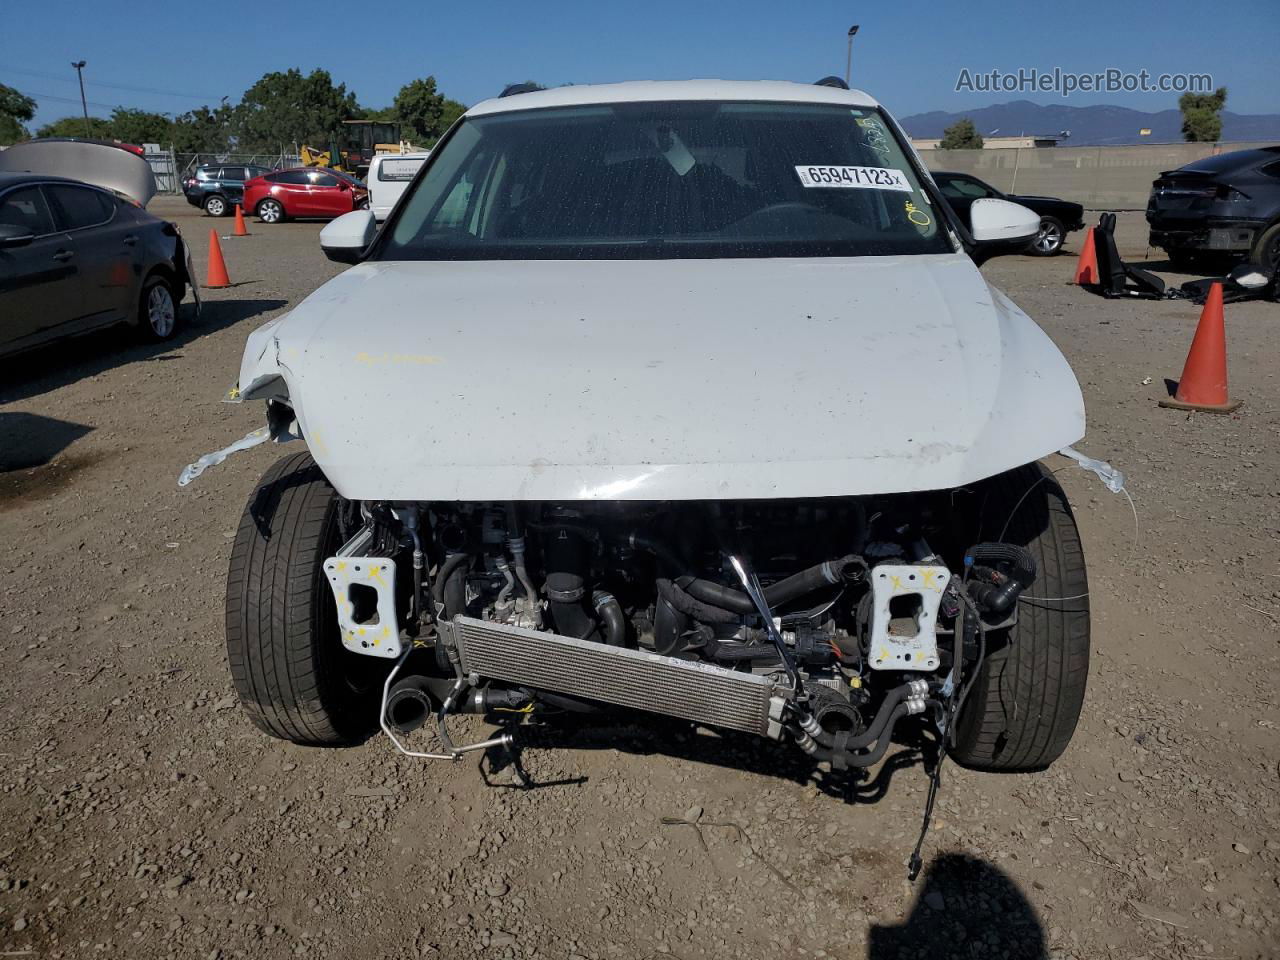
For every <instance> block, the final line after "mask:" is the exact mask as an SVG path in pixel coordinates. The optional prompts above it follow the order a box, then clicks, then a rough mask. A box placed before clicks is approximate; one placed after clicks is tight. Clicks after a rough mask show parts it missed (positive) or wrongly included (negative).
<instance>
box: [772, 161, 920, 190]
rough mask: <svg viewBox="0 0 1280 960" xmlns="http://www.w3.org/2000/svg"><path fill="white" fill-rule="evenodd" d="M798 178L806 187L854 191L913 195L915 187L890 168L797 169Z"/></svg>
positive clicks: (804, 167) (900, 172) (811, 167)
mask: <svg viewBox="0 0 1280 960" xmlns="http://www.w3.org/2000/svg"><path fill="white" fill-rule="evenodd" d="M796 176H798V177H799V178H800V183H801V184H802V185H804V186H806V187H843V188H846V189H854V190H901V191H902V192H903V193H911V192H913V191H914V189H915V188H914V187H912V186H911V184H910V183H908V182H907V178H906V175H905V174H903V172H902V171H901V170H892V169H890V168H888V167H819V166H800V167H796Z"/></svg>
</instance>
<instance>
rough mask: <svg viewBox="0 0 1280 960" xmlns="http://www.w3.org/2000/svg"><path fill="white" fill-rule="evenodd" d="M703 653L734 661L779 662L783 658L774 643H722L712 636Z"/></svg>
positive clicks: (710, 656)
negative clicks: (766, 644)
mask: <svg viewBox="0 0 1280 960" xmlns="http://www.w3.org/2000/svg"><path fill="white" fill-rule="evenodd" d="M702 653H703V654H704V655H705V656H707V657H709V658H710V659H712V660H722V661H726V662H732V663H737V662H740V661H743V660H764V661H768V662H770V663H777V662H778V661H779V660H780V659H781V658H780V657H779V656H778V650H777V648H776V647H774V646H773V644H769V645H768V646H763V645H761V644H754V643H752V644H746V643H722V642H721V641H719V640H715V639H712V638H709V639H708V640H707V642H706V645H705V646H704V647H703V648H702Z"/></svg>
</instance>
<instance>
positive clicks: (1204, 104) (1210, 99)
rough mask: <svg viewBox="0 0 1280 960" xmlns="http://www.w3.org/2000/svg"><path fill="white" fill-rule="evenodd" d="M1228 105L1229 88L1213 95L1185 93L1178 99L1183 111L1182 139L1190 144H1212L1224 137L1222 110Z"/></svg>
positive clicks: (1223, 88)
mask: <svg viewBox="0 0 1280 960" xmlns="http://www.w3.org/2000/svg"><path fill="white" fill-rule="evenodd" d="M1226 104H1227V88H1226V87H1219V88H1218V89H1217V90H1215V91H1214V92H1213V93H1184V94H1183V95H1182V96H1181V97H1179V98H1178V109H1179V110H1181V111H1182V138H1183V139H1184V140H1186V141H1187V142H1189V143H1194V142H1200V143H1206V142H1212V141H1214V140H1218V139H1220V138H1221V137H1222V108H1223V107H1224V106H1226Z"/></svg>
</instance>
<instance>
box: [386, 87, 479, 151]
mask: <svg viewBox="0 0 1280 960" xmlns="http://www.w3.org/2000/svg"><path fill="white" fill-rule="evenodd" d="M391 109H392V110H393V111H394V114H395V119H396V120H398V121H399V122H400V124H401V128H402V129H401V131H400V132H401V136H403V137H404V138H405V139H406V140H412V141H413V142H414V144H415V145H417V146H426V147H430V146H433V145H434V144H435V142H436V141H437V140H439V139H440V135H441V134H442V133H444V132H445V131H446V130H448V129H449V125H450V124H451V123H453V122H454V121H455V120H457V119H458V117H460V116H462V114H463V113H464V112H465V111H466V109H467V108H466V107H465V106H463V105H462V104H460V103H458V101H456V100H450V99H449V98H448V97H446V96H445V95H444V94H442V93H440V91H439V90H437V89H436V78H435V77H427V78H425V79H422V80H414V81H412V82H411V83H406V84H405V85H404V86H403V87H401V88H400V92H399V93H397V94H396V99H395V105H394V106H393V107H392V108H391Z"/></svg>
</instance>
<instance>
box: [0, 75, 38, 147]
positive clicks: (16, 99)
mask: <svg viewBox="0 0 1280 960" xmlns="http://www.w3.org/2000/svg"><path fill="white" fill-rule="evenodd" d="M35 115H36V102H35V101H34V100H32V99H31V98H30V97H28V96H27V95H26V94H23V93H20V92H18V91H17V90H15V89H13V87H6V86H5V85H4V84H3V83H0V143H3V144H9V143H17V142H18V141H19V140H25V139H27V137H29V136H31V134H30V133H29V132H27V128H26V126H25V124H26V123H27V122H29V121H30V120H31V118H32V117H34V116H35Z"/></svg>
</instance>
